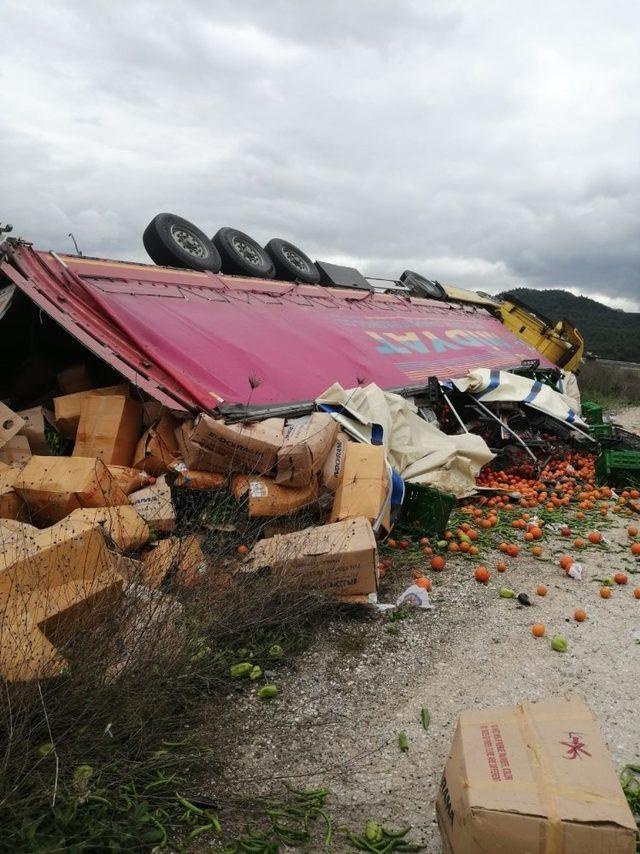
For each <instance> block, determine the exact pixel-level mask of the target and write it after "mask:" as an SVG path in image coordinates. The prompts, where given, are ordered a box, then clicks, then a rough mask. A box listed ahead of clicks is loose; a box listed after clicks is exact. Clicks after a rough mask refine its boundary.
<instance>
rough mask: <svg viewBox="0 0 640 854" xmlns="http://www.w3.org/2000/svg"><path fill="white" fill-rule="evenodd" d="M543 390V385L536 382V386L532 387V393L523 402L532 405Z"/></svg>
mask: <svg viewBox="0 0 640 854" xmlns="http://www.w3.org/2000/svg"><path fill="white" fill-rule="evenodd" d="M541 390H542V383H541V382H540V381H539V380H536V382H534V384H533V385H532V386H531V391H530V392H529V394H528V395H527V396H526V397H525V398H523V400H522V402H523V403H531V402H532V401H533V400H535V399H536V397H537V396H538V395H539V394H540V392H541Z"/></svg>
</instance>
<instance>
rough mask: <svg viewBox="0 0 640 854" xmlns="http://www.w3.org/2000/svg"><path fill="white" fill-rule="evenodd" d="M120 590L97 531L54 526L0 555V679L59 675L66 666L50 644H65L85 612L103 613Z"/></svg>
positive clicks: (10, 546)
mask: <svg viewBox="0 0 640 854" xmlns="http://www.w3.org/2000/svg"><path fill="white" fill-rule="evenodd" d="M121 589H122V579H121V578H120V577H119V576H118V575H117V574H116V573H115V572H114V571H113V568H112V565H111V558H110V555H109V551H108V550H107V547H106V544H105V540H104V537H103V536H102V533H101V532H100V530H99V529H98V528H97V527H89V526H87V525H86V524H84V523H80V524H79V525H77V526H74V525H70V524H65V525H63V526H57V525H54V526H53V527H51V528H48V529H47V530H45V531H40V532H39V533H38V534H37V535H35V536H33V537H32V538H30V541H29V543H28V544H27V543H26V541H22V542H15V543H13V544H11V545H9V546H8V547H7V548H5V549H3V550H2V551H0V638H1V643H0V675H2V676H3V677H4V678H5V679H7V680H8V681H11V682H15V681H24V680H28V679H34V678H41V677H51V676H56V675H59V674H60V673H62V672H63V671H64V670H65V668H66V665H67V662H66V660H65V658H64V655H63V654H62V652H60V650H59V649H57V648H56V646H54V643H52V640H53V641H55V642H56V643H63V642H66V640H68V639H69V638H70V637H71V636H72V635H73V634H74V630H75V629H76V628H77V627H78V625H79V624H82V623H83V621H84V620H85V619H86V617H87V614H88V612H89V613H93V614H104V608H105V606H106V605H107V604H109V605H110V606H111V605H112V604H113V603H114V602H115V601H116V600H117V598H118V597H119V595H120V592H121ZM93 609H96V610H93Z"/></svg>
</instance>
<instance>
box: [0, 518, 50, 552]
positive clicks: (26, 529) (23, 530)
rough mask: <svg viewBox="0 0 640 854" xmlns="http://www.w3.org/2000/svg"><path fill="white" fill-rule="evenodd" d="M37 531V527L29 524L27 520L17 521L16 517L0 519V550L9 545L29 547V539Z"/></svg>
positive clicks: (35, 534)
mask: <svg viewBox="0 0 640 854" xmlns="http://www.w3.org/2000/svg"><path fill="white" fill-rule="evenodd" d="M39 533H40V529H39V528H36V527H35V526H34V525H29V524H28V523H27V522H19V521H17V520H16V519H0V551H3V550H4V549H6V548H7V547H8V546H9V545H14V546H15V545H17V546H18V547H19V548H23V549H30V548H31V541H32V540H33V538H34V537H35V536H37V535H38V534H39Z"/></svg>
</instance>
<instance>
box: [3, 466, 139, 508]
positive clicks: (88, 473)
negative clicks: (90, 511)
mask: <svg viewBox="0 0 640 854" xmlns="http://www.w3.org/2000/svg"><path fill="white" fill-rule="evenodd" d="M13 488H14V489H15V491H16V492H17V493H18V495H19V496H20V497H21V498H22V499H23V500H24V501H26V503H27V504H28V505H29V509H30V510H31V512H32V514H33V515H34V516H36V517H37V518H38V519H40V520H41V521H48V522H57V521H59V520H60V519H63V518H64V517H65V516H68V515H69V513H71V511H72V510H76V509H77V508H78V507H113V506H117V505H119V504H128V503H129V499H128V498H127V496H126V495H125V494H124V492H123V491H122V490H121V489H120V487H119V486H118V485H117V484H116V483H115V481H114V479H113V477H112V476H111V473H110V472H109V469H108V468H107V466H106V465H105V464H104V463H103V462H102V460H98V459H95V458H94V459H91V458H88V457H31V459H30V460H29V462H28V463H27V464H26V466H25V467H24V468H23V469H22V471H21V472H20V473H19V474H18V477H17V478H16V480H15V481H14V484H13Z"/></svg>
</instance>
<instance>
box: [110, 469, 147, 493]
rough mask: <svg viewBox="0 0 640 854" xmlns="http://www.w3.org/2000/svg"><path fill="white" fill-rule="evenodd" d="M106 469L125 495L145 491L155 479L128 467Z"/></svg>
mask: <svg viewBox="0 0 640 854" xmlns="http://www.w3.org/2000/svg"><path fill="white" fill-rule="evenodd" d="M107 468H108V469H109V471H110V472H111V477H112V478H113V479H114V480H115V482H116V483H117V484H118V486H119V487H120V489H121V490H122V491H123V492H124V494H125V495H129V494H130V493H132V492H135V491H136V490H138V489H145V488H146V487H147V486H151V485H152V484H153V483H155V481H156V479H155V477H152V476H151V475H150V474H147V473H146V471H139V470H138V469H133V468H131V467H130V466H107Z"/></svg>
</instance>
